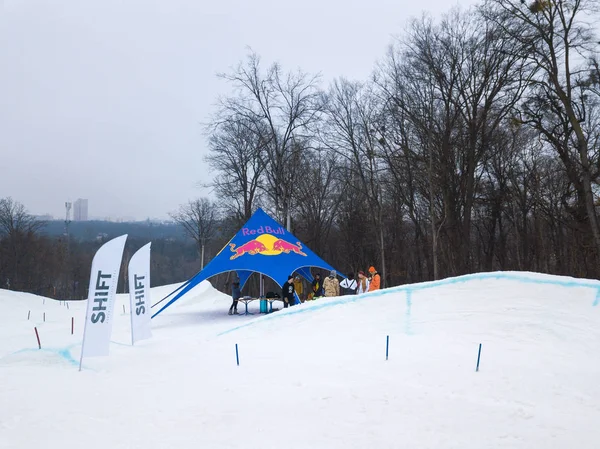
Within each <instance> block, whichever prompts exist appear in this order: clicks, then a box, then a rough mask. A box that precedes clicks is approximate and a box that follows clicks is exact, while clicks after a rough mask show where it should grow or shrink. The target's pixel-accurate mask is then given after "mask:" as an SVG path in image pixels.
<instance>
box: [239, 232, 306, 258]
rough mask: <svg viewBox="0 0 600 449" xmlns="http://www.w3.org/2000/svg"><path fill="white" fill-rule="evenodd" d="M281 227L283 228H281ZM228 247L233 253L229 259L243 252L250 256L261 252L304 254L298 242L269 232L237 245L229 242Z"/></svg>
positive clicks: (263, 253) (265, 254)
mask: <svg viewBox="0 0 600 449" xmlns="http://www.w3.org/2000/svg"><path fill="white" fill-rule="evenodd" d="M269 229H270V228H269ZM281 229H282V230H283V228H281ZM282 233H283V232H282ZM229 248H230V249H231V252H232V253H234V254H233V256H231V257H230V259H231V260H233V259H237V258H238V257H240V256H243V255H244V254H250V255H251V256H254V255H256V254H262V255H263V256H278V255H280V254H281V253H285V254H290V253H295V254H298V255H300V256H306V253H304V252H303V251H302V244H301V243H300V242H296V243H295V244H294V243H290V242H288V241H286V240H283V239H280V238H278V237H275V236H274V235H271V234H261V235H259V236H258V237H257V238H256V239H254V240H250V241H249V242H246V243H244V244H243V245H239V246H236V244H235V243H230V244H229Z"/></svg>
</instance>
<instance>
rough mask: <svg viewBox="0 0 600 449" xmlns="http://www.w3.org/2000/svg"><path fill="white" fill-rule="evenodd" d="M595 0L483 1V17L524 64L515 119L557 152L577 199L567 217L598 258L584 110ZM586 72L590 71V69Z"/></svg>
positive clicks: (599, 235) (590, 94)
mask: <svg viewBox="0 0 600 449" xmlns="http://www.w3.org/2000/svg"><path fill="white" fill-rule="evenodd" d="M598 5H599V2H598V1H596V0H534V1H532V2H531V3H529V4H527V3H525V2H523V1H521V0H488V1H487V2H486V7H487V8H486V10H485V13H486V15H487V17H488V19H489V20H492V21H494V22H496V23H497V24H499V25H500V26H501V27H502V29H503V31H504V35H505V38H506V39H507V40H510V42H511V43H512V48H513V53H514V54H517V55H519V56H520V57H522V58H525V59H526V60H527V61H528V62H529V64H530V71H531V77H530V78H531V79H530V83H529V84H530V86H529V87H530V88H529V90H528V91H527V95H526V96H525V98H524V101H523V103H522V104H521V108H520V111H519V112H520V115H519V121H520V122H521V123H523V124H526V125H529V126H532V127H533V128H534V129H536V130H537V131H538V132H540V134H541V136H542V138H543V139H544V140H546V141H547V142H548V143H549V144H550V145H551V146H552V147H553V148H554V150H555V151H556V152H557V154H558V156H559V158H560V159H561V161H562V162H563V164H564V165H565V168H566V173H567V174H568V176H569V180H570V182H571V183H572V185H573V187H574V191H575V193H576V197H577V203H576V205H575V207H573V208H571V212H572V214H573V216H574V217H575V218H576V219H577V220H578V221H580V222H586V223H587V226H588V229H589V232H590V234H591V235H592V236H593V241H594V244H595V247H596V254H597V257H598V256H600V228H599V223H598V216H597V212H596V208H595V200H594V189H595V188H596V186H597V178H598V175H599V174H598V148H593V147H591V146H590V136H592V135H595V132H594V130H593V127H594V126H595V125H596V123H595V122H594V121H593V120H590V119H591V116H590V114H589V112H590V111H589V109H590V106H591V104H592V103H594V102H595V101H597V99H598V91H597V89H596V88H595V85H596V82H595V78H594V75H595V72H594V70H593V68H594V65H593V64H592V66H591V67H590V65H589V64H588V62H587V61H589V58H592V57H593V56H594V55H595V53H596V52H597V50H598V49H599V48H600V45H599V43H598V42H597V40H596V39H595V38H594V33H593V24H594V23H597V22H595V21H594V19H598ZM590 69H592V70H590Z"/></svg>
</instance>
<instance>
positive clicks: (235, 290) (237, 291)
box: [229, 281, 242, 315]
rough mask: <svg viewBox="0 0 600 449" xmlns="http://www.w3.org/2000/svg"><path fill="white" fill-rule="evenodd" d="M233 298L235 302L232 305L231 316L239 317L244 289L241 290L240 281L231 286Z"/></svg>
mask: <svg viewBox="0 0 600 449" xmlns="http://www.w3.org/2000/svg"><path fill="white" fill-rule="evenodd" d="M231 297H232V298H233V302H232V303H231V307H230V308H229V315H237V314H238V311H237V305H238V301H239V299H240V298H241V297H242V289H241V288H240V282H239V281H234V282H233V283H232V284H231Z"/></svg>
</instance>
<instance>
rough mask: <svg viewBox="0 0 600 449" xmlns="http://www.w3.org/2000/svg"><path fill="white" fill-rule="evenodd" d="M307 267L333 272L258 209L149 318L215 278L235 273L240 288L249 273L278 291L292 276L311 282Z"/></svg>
mask: <svg viewBox="0 0 600 449" xmlns="http://www.w3.org/2000/svg"><path fill="white" fill-rule="evenodd" d="M311 267H316V268H322V269H325V270H327V271H330V270H333V267H331V265H329V264H328V263H326V262H325V261H323V259H321V258H320V257H319V256H317V255H316V254H315V253H313V252H312V251H311V250H310V249H308V248H306V247H304V245H302V243H301V242H300V241H299V240H298V239H297V238H296V237H294V236H293V235H292V234H291V233H290V232H288V231H287V230H286V229H285V228H284V227H283V226H281V225H280V224H279V223H277V222H276V221H275V220H273V219H272V218H271V217H270V216H269V215H267V214H266V213H265V211H263V210H262V209H258V210H257V211H256V212H255V213H254V214H253V215H252V217H250V220H248V222H247V223H246V224H245V225H244V227H242V229H240V230H239V231H238V233H237V234H236V235H235V236H234V237H233V238H232V239H231V240H230V241H229V243H228V244H227V245H225V247H224V248H223V249H222V250H221V251H220V252H219V254H217V255H216V256H215V258H214V259H213V260H211V261H210V263H209V264H208V265H206V267H204V269H203V270H202V271H200V272H199V273H198V274H196V275H195V276H194V277H193V278H192V279H190V280H189V281H187V282H185V283H184V284H183V285H181V286H180V287H179V288H178V289H177V290H175V291H173V292H171V293H170V294H169V295H168V296H167V297H165V298H164V299H163V300H161V301H159V302H158V303H156V304H154V305H153V306H152V307H156V306H158V305H159V304H161V303H163V302H164V301H165V300H166V299H168V298H170V297H171V296H172V298H171V299H170V300H169V301H168V302H167V303H166V304H164V305H163V306H162V307H161V308H160V309H159V310H157V311H156V312H155V313H154V314H153V315H152V318H154V317H155V316H157V315H158V314H159V313H161V312H162V311H163V310H165V309H166V308H167V307H169V306H170V305H171V304H173V303H174V302H175V301H177V300H178V299H179V298H181V297H182V296H183V295H185V294H186V293H187V292H188V291H190V290H191V289H192V288H194V287H195V286H196V285H198V284H199V283H200V282H202V281H204V280H206V279H209V278H211V277H212V276H216V275H217V274H221V273H226V272H228V271H235V272H237V275H238V277H239V279H240V285H241V286H242V287H243V286H244V284H245V283H246V281H247V280H248V278H249V277H250V275H251V274H252V273H261V274H264V275H265V276H268V277H270V278H271V279H273V280H274V281H275V282H276V283H277V284H278V285H279V286H280V287H281V286H283V284H284V283H285V282H286V281H287V279H288V276H289V275H290V274H292V273H294V272H295V273H298V274H300V275H301V276H302V277H304V278H305V279H307V280H308V281H310V282H312V279H313V278H312V274H311V272H310V269H311Z"/></svg>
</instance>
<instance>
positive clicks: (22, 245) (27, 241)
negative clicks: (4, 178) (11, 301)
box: [0, 197, 45, 289]
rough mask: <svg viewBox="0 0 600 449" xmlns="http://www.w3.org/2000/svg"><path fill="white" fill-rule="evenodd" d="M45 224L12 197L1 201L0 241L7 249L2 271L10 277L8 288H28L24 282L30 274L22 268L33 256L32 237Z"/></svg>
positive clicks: (3, 258) (7, 282)
mask: <svg viewBox="0 0 600 449" xmlns="http://www.w3.org/2000/svg"><path fill="white" fill-rule="evenodd" d="M44 224H45V223H44V222H42V221H40V220H37V219H35V218H34V217H33V216H32V215H30V214H29V213H28V212H27V209H25V206H24V205H23V204H21V203H19V202H17V201H14V200H13V199H12V198H10V197H8V198H1V199H0V240H5V243H6V248H7V254H5V255H4V256H3V257H0V259H2V261H3V265H4V264H6V265H4V270H2V271H4V272H5V273H6V274H7V276H10V278H7V279H6V284H5V285H6V286H7V288H10V287H12V288H15V289H18V288H25V287H26V285H25V284H24V283H23V282H24V279H25V278H26V277H27V276H28V273H26V271H27V270H22V268H23V265H24V263H25V262H26V258H27V256H28V255H29V256H32V253H31V251H32V248H33V246H34V242H32V239H31V237H32V236H34V235H35V234H36V233H37V231H38V230H40V229H41V228H42V227H43V226H44ZM1 268H2V267H0V269H1ZM3 281H4V280H3Z"/></svg>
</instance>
